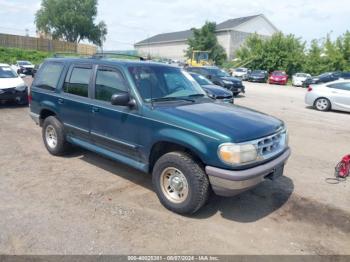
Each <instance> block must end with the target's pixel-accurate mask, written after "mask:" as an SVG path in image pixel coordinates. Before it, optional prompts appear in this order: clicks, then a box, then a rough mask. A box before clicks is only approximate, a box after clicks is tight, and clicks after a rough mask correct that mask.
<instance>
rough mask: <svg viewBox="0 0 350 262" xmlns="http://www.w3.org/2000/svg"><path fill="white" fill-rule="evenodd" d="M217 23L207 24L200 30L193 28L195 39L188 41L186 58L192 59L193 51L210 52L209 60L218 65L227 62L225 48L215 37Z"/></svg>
mask: <svg viewBox="0 0 350 262" xmlns="http://www.w3.org/2000/svg"><path fill="white" fill-rule="evenodd" d="M215 29H216V23H212V22H206V23H205V24H204V26H203V27H202V28H200V29H196V28H192V31H193V37H192V38H190V39H188V45H189V47H188V49H187V50H186V57H188V58H191V56H192V50H200V51H209V59H211V60H213V61H214V62H215V63H216V64H217V65H221V64H222V63H223V62H224V61H225V60H226V53H225V50H224V48H223V47H222V46H221V45H220V44H219V43H218V40H217V38H216V35H215Z"/></svg>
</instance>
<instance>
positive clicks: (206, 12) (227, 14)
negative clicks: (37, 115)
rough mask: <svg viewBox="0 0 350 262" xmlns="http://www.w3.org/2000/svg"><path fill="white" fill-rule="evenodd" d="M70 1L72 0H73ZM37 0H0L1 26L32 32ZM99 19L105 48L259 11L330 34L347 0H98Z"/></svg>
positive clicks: (342, 18)
mask: <svg viewBox="0 0 350 262" xmlns="http://www.w3.org/2000/svg"><path fill="white" fill-rule="evenodd" d="M72 1H73V0H72ZM40 2H41V1H40V0H30V1H28V0H11V1H9V0H0V32H4V33H13V34H21V35H24V34H25V29H26V28H27V29H29V33H30V35H35V25H34V15H35V12H36V11H37V10H38V9H39V7H40ZM98 11H99V13H98V19H97V20H98V21H99V20H104V21H105V22H106V23H107V26H108V31H109V34H108V36H107V42H106V43H105V49H109V50H122V49H132V48H133V43H135V42H138V41H141V40H143V39H144V38H147V36H152V35H155V34H159V33H165V32H172V31H179V30H186V29H189V28H191V27H199V26H201V25H202V24H203V23H204V22H205V21H206V20H208V21H215V22H217V23H220V22H222V21H225V20H227V19H231V18H236V17H242V16H247V15H255V14H264V15H265V16H266V17H267V18H268V19H269V20H270V21H271V22H272V23H273V24H274V25H275V26H276V27H277V28H278V29H280V30H281V31H282V32H284V33H292V34H295V35H296V36H298V37H302V38H303V39H304V40H307V41H309V40H311V39H314V38H322V37H324V36H326V34H327V33H330V32H331V36H332V37H333V38H335V37H337V36H338V35H340V34H342V33H344V32H345V31H346V30H350V15H349V14H350V3H349V1H348V0H289V1H285V0H279V1H274V0H250V1H247V0H216V1H208V0H207V1H204V0H170V1H166V0H117V1H115V0H99V7H98Z"/></svg>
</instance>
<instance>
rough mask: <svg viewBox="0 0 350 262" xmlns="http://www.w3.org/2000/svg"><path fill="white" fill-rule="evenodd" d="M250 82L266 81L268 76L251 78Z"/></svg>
mask: <svg viewBox="0 0 350 262" xmlns="http://www.w3.org/2000/svg"><path fill="white" fill-rule="evenodd" d="M249 81H250V82H258V83H265V82H266V78H249Z"/></svg>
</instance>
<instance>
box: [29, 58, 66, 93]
mask: <svg viewBox="0 0 350 262" xmlns="http://www.w3.org/2000/svg"><path fill="white" fill-rule="evenodd" d="M62 70H63V64H61V63H57V62H55V63H46V64H43V65H42V67H41V68H40V72H39V74H38V75H37V76H36V78H35V84H34V85H35V86H36V87H39V88H43V89H47V90H54V89H55V88H56V87H57V84H58V81H59V80H60V77H61V73H62Z"/></svg>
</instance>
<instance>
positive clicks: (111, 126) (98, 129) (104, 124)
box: [90, 66, 140, 160]
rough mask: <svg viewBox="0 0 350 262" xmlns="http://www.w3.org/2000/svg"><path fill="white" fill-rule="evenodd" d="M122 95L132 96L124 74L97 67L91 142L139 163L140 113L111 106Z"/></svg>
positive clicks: (132, 109) (133, 109) (119, 71)
mask: <svg viewBox="0 0 350 262" xmlns="http://www.w3.org/2000/svg"><path fill="white" fill-rule="evenodd" d="M122 92H130V90H129V85H128V84H127V81H126V80H125V77H124V75H123V73H122V71H121V70H119V69H118V68H116V67H106V66H98V68H97V70H96V75H95V77H94V86H93V99H92V116H91V126H90V133H91V138H92V141H93V143H94V144H96V145H98V146H99V147H102V148H104V149H107V150H109V151H111V152H113V153H117V154H119V155H124V156H126V157H130V158H133V159H135V160H138V159H139V158H140V154H139V145H138V139H139V132H138V130H139V129H138V128H137V125H138V124H137V123H138V121H139V119H140V118H139V112H138V109H137V108H130V107H128V106H116V105H112V104H111V102H110V101H111V97H112V95H113V94H117V93H122Z"/></svg>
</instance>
